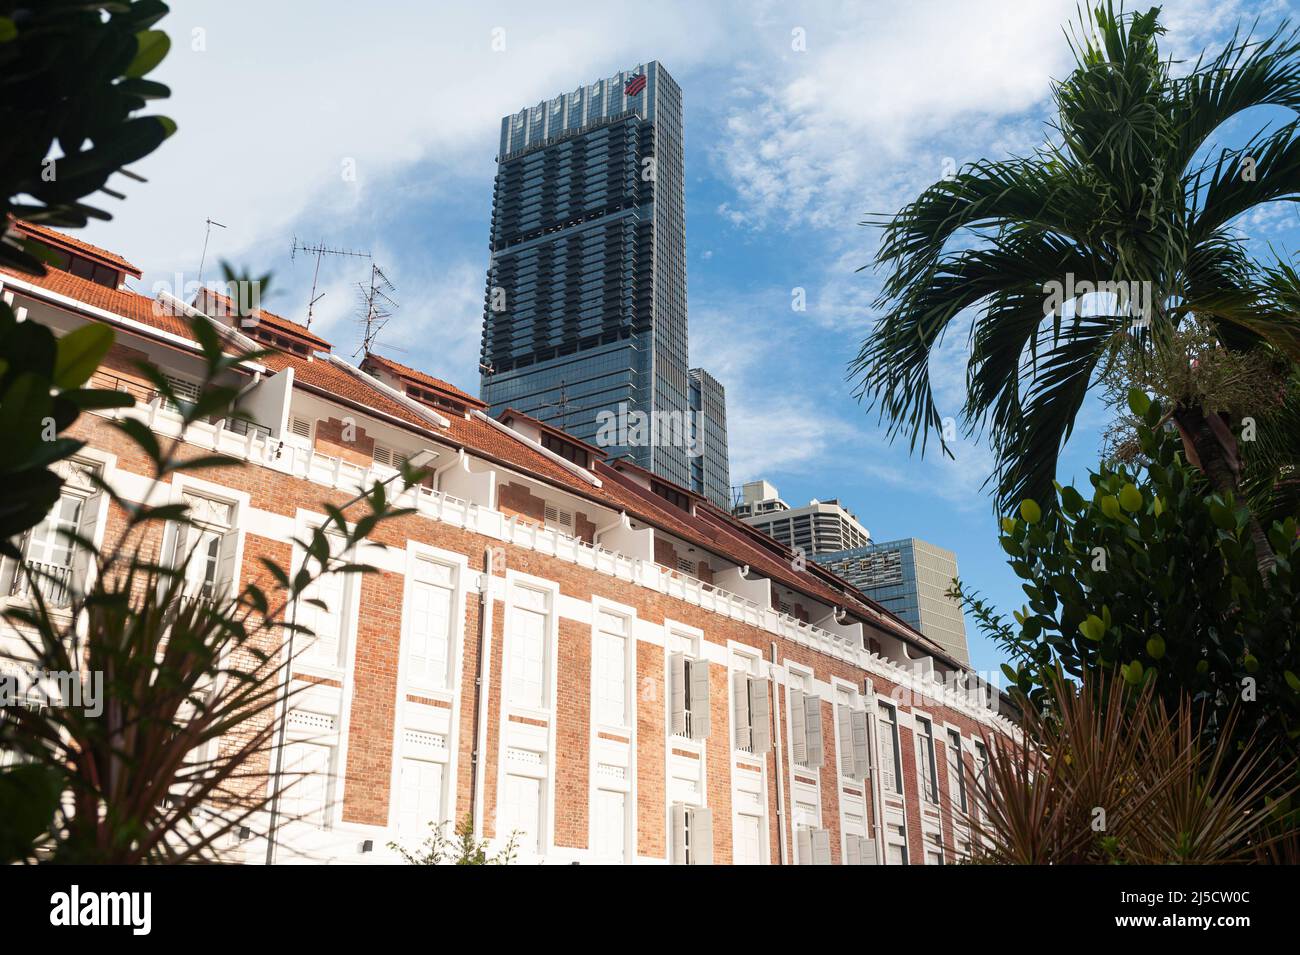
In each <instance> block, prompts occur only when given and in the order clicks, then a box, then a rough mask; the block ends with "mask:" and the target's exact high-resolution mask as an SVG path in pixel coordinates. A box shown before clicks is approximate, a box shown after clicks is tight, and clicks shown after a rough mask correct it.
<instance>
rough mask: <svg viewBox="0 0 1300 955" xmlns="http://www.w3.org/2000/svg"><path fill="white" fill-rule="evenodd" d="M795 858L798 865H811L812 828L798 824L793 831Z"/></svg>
mask: <svg viewBox="0 0 1300 955" xmlns="http://www.w3.org/2000/svg"><path fill="white" fill-rule="evenodd" d="M795 843H796V846H795V859H796V862H797V863H798V864H799V865H812V862H813V850H812V830H811V829H809V828H808V827H807V826H800V827H799V828H798V830H796V832H795Z"/></svg>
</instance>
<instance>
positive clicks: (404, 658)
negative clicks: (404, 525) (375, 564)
mask: <svg viewBox="0 0 1300 955" xmlns="http://www.w3.org/2000/svg"><path fill="white" fill-rule="evenodd" d="M425 562H427V563H430V564H433V565H435V566H437V567H442V568H445V569H447V570H449V571H450V572H451V585H450V587H449V588H447V589H448V590H450V593H451V599H450V606H449V608H448V626H447V672H446V673H445V675H444V679H443V681H442V683H441V684H439V683H438V682H436V681H435V680H431V679H429V678H428V676H427V674H422V673H417V672H416V671H415V668H414V666H413V665H412V662H411V652H412V649H413V644H414V637H413V635H412V629H413V624H414V620H413V604H414V599H415V589H416V586H417V585H418V584H420V583H427V582H423V581H420V580H419V579H418V574H419V571H420V568H421V566H422V563H425ZM468 567H469V561H468V559H467V558H466V557H465V555H463V554H457V553H455V552H453V551H445V550H441V549H439V548H434V547H429V546H427V545H423V544H419V543H417V542H415V541H408V542H407V546H406V566H405V568H404V569H405V578H406V579H405V584H404V587H403V591H402V629H401V641H402V647H401V662H400V670H401V680H400V681H399V683H400V684H401V685H403V686H405V687H409V688H410V689H412V690H413V691H416V692H417V693H419V694H420V695H422V696H428V697H431V698H433V699H441V700H444V701H448V702H449V701H450V700H451V699H452V697H453V695H454V694H455V693H456V692H457V690H458V688H459V684H460V668H461V660H462V652H463V647H464V642H465V613H466V591H467V585H466V578H467V576H468ZM429 585H430V586H435V587H441V586H442V585H441V584H437V583H430V584H429Z"/></svg>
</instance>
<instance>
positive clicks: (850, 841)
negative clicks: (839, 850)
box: [844, 833, 862, 865]
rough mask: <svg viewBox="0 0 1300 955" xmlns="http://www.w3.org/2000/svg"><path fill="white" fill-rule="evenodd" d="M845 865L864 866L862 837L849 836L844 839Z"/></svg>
mask: <svg viewBox="0 0 1300 955" xmlns="http://www.w3.org/2000/svg"><path fill="white" fill-rule="evenodd" d="M844 864H845V865H862V837H861V836H857V835H853V834H852V833H850V834H849V835H847V836H845V837H844Z"/></svg>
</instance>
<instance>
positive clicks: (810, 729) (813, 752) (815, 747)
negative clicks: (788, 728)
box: [803, 693, 826, 769]
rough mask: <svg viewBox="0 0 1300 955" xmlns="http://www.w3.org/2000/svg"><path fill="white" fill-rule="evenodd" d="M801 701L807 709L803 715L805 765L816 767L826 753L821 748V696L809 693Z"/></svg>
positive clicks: (810, 767) (811, 767)
mask: <svg viewBox="0 0 1300 955" xmlns="http://www.w3.org/2000/svg"><path fill="white" fill-rule="evenodd" d="M803 703H804V708H805V709H806V711H807V712H806V714H805V716H804V734H805V738H806V740H807V747H808V749H807V758H808V762H807V763H806V765H807V766H808V768H809V769H817V768H818V767H820V766H821V764H822V760H823V759H824V758H825V755H826V754H825V751H824V750H823V748H822V701H821V697H819V696H817V695H816V694H814V693H809V694H808V695H807V696H805V697H804V700H803Z"/></svg>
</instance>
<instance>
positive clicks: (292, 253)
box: [289, 235, 370, 328]
mask: <svg viewBox="0 0 1300 955" xmlns="http://www.w3.org/2000/svg"><path fill="white" fill-rule="evenodd" d="M299 252H302V253H303V254H304V255H314V256H316V269H315V271H313V272H312V276H311V294H310V295H309V296H307V327H308V328H311V319H312V315H313V314H314V312H315V309H316V303H317V302H319V301H320V300H321V299H323V298H324V297H325V293H324V292H321V293H320V294H319V295H317V294H316V282H317V280H318V279H319V278H320V262H321V259H323V258H325V256H327V255H341V256H351V257H352V258H357V259H368V258H370V253H369V252H362V251H360V250H356V249H340V248H336V247H334V246H329V245H324V244H322V243H320V242H318V243H316V244H315V245H308V244H307V243H305V242H299V241H298V237H297V236H296V235H295V236H294V237H293V248H292V249H290V250H289V261H290V262H292V261H293V260H294V259H295V258H297V256H298V253H299Z"/></svg>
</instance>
